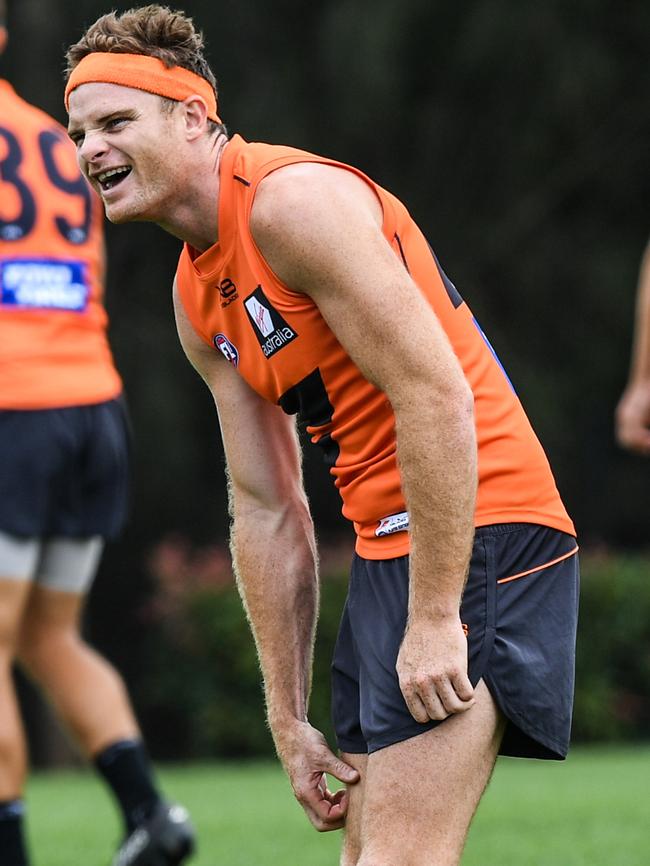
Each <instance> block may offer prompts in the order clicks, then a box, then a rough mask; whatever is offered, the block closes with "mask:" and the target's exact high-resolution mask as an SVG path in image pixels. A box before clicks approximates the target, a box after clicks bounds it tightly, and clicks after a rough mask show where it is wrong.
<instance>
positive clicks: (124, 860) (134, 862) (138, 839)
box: [111, 803, 194, 866]
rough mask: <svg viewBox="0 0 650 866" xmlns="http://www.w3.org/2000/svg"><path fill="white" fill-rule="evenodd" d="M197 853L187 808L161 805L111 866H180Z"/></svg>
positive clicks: (136, 831)
mask: <svg viewBox="0 0 650 866" xmlns="http://www.w3.org/2000/svg"><path fill="white" fill-rule="evenodd" d="M193 851H194V829H193V827H192V825H191V824H190V820H189V815H188V813H187V809H185V808H184V807H183V806H177V805H170V804H169V803H161V804H160V805H159V806H158V807H157V808H156V810H155V812H154V813H153V815H151V817H150V818H148V819H147V820H146V821H144V823H142V824H139V825H138V826H137V827H136V828H135V830H133V832H132V833H131V834H130V835H129V836H127V837H126V839H125V840H124V842H122V844H121V845H120V848H119V850H118V852H117V854H116V855H115V857H114V858H113V862H112V863H111V866H179V864H180V863H183V862H184V861H185V858H186V857H189V855H190V854H191V853H192V852H193Z"/></svg>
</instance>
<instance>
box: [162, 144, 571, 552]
mask: <svg viewBox="0 0 650 866" xmlns="http://www.w3.org/2000/svg"><path fill="white" fill-rule="evenodd" d="M296 162H320V163H325V164H329V165H334V166H337V167H340V168H344V169H347V170H349V171H352V172H354V173H355V174H356V175H357V176H359V177H361V178H362V179H363V180H364V181H365V182H366V183H368V184H369V185H370V186H371V187H372V189H373V190H374V191H375V193H376V195H377V196H378V198H379V200H380V202H381V204H382V207H383V211H384V224H383V232H384V235H385V237H386V239H387V240H388V241H389V243H390V244H391V246H392V248H393V250H394V252H395V255H396V256H397V257H398V258H399V259H400V260H401V261H402V263H403V265H404V267H405V268H406V269H407V270H408V272H409V273H410V275H411V276H412V278H413V280H414V281H415V282H416V283H417V285H418V286H419V288H420V289H421V291H422V292H423V293H424V295H425V296H426V297H427V299H428V300H429V302H430V303H431V305H432V307H433V309H434V310H435V312H436V314H437V316H438V317H439V319H440V321H441V323H442V325H443V327H444V329H445V331H446V333H447V335H448V336H449V339H450V341H451V344H452V346H453V347H454V350H455V352H456V354H457V356H458V358H459V359H460V361H461V364H462V366H463V369H464V372H465V375H466V377H467V380H468V382H469V384H470V385H471V387H472V390H473V392H474V398H475V418H476V428H477V437H478V458H479V459H478V467H479V486H478V497H477V504H476V525H477V526H481V525H487V524H494V523H510V522H517V523H537V524H541V525H544V526H550V527H553V528H556V529H559V530H561V531H564V532H567V533H570V534H574V527H573V523H572V522H571V520H570V518H569V516H568V515H567V512H566V510H565V509H564V506H563V505H562V502H561V500H560V497H559V494H558V492H557V489H556V486H555V482H554V479H553V475H552V473H551V469H550V467H549V464H548V461H547V459H546V456H545V454H544V451H543V450H542V447H541V445H540V444H539V441H538V440H537V437H536V436H535V434H534V432H533V430H532V428H531V426H530V424H529V422H528V419H527V418H526V415H525V413H524V410H523V408H522V406H521V404H520V402H519V400H518V398H517V396H516V394H515V392H514V390H513V388H512V385H511V384H510V382H509V380H508V378H507V376H506V374H505V372H504V371H503V368H502V367H501V365H500V363H499V361H498V359H497V358H496V355H495V354H494V351H493V350H492V348H491V346H490V344H489V343H488V341H487V339H486V337H485V335H484V334H483V332H482V331H481V329H480V328H479V326H478V324H477V322H476V321H475V319H474V318H473V316H472V313H471V311H470V310H469V308H468V307H467V305H466V304H465V302H464V301H463V300H462V298H461V296H460V295H459V293H458V292H457V290H456V288H455V287H454V285H453V284H452V283H451V282H450V281H449V280H448V278H447V277H446V276H445V274H444V273H443V271H442V270H441V268H440V266H439V264H438V262H437V260H436V257H435V255H434V254H433V252H432V250H431V248H430V247H429V245H428V243H427V241H426V240H425V238H424V237H423V235H422V234H421V232H420V230H419V229H418V227H417V226H416V224H415V223H414V222H413V220H412V219H411V217H410V216H409V214H408V212H407V210H406V208H405V207H404V205H402V203H401V202H400V201H398V199H396V198H395V197H394V196H392V195H391V194H390V193H388V192H386V191H385V190H383V189H382V188H381V187H379V186H377V185H376V184H374V183H373V182H372V181H371V180H370V179H369V178H367V177H366V176H365V175H363V174H362V173H361V172H359V171H358V170H357V169H354V168H352V167H350V166H347V165H343V164H341V163H338V162H336V161H334V160H329V159H324V158H322V157H318V156H315V155H313V154H310V153H305V152H303V151H299V150H294V149H292V148H288V147H279V146H273V145H266V144H259V143H247V142H245V141H244V140H243V139H242V138H240V137H239V136H235V137H234V138H233V139H232V140H231V142H230V143H229V144H228V146H227V147H226V149H225V151H224V155H223V159H222V165H221V187H220V193H219V240H218V243H217V244H215V245H214V246H213V247H210V248H209V249H208V250H206V251H205V252H204V253H202V254H201V255H198V254H197V252H196V251H195V250H193V249H192V248H190V247H189V246H187V245H186V246H185V248H184V249H183V251H182V253H181V257H180V260H179V264H178V270H177V275H176V276H177V284H178V289H179V294H180V298H181V301H182V303H183V306H184V308H185V310H186V312H187V315H188V317H189V319H190V321H191V323H192V325H193V327H194V328H195V330H196V332H197V333H198V334H199V335H200V336H201V337H202V338H203V340H204V341H205V342H206V343H208V344H209V345H210V346H212V347H213V348H214V350H215V351H220V352H222V353H223V355H224V356H225V357H226V358H227V360H228V361H230V362H231V363H232V364H234V366H235V367H236V368H237V370H238V372H239V373H240V374H241V375H242V376H243V377H244V379H245V380H246V381H247V382H248V384H249V385H250V386H251V387H252V388H253V389H254V390H255V391H257V392H258V393H259V394H261V395H262V396H263V397H265V398H266V399H268V400H270V401H271V402H273V403H278V404H279V405H280V406H282V408H283V409H284V410H285V411H286V412H289V413H295V412H298V413H299V414H300V416H301V418H302V420H303V421H305V422H306V424H307V431H308V432H309V434H310V436H311V438H312V441H313V442H314V443H317V444H319V445H320V446H321V447H322V448H323V452H324V456H325V460H326V462H327V463H328V465H329V467H330V473H331V474H332V476H333V477H334V481H335V484H336V486H337V487H338V489H339V492H340V494H341V497H342V500H343V514H344V515H345V516H346V517H347V518H348V519H349V520H351V521H353V523H354V526H355V530H356V532H357V545H356V548H357V552H358V553H359V554H360V555H361V556H364V557H366V558H368V559H388V558H390V557H394V556H400V555H402V554H404V553H407V552H408V549H409V538H408V531H407V530H408V514H407V512H406V505H405V501H404V497H403V494H402V490H401V483H400V476H399V470H398V467H397V461H396V445H395V424H394V416H393V414H392V409H391V407H390V405H389V403H388V401H387V400H386V397H385V395H384V394H383V393H382V392H381V391H379V390H378V389H377V388H375V387H374V386H373V385H371V384H370V383H369V382H368V381H367V380H366V379H365V378H364V377H363V376H362V375H361V373H360V371H359V370H358V368H357V367H356V365H355V364H354V363H353V361H352V360H351V359H350V357H349V356H348V355H347V354H346V352H345V351H344V350H343V348H342V347H341V345H340V344H339V342H338V341H337V339H336V337H335V335H334V334H333V333H332V331H331V330H330V329H329V327H328V326H327V324H326V323H325V321H324V320H323V318H322V316H321V315H320V312H319V310H318V308H317V306H316V305H315V304H314V303H313V301H312V300H311V299H310V298H309V297H307V296H306V295H304V294H300V293H297V292H295V291H292V290H291V289H290V288H289V287H288V286H286V285H284V284H283V283H282V282H281V281H280V280H279V279H278V278H277V276H276V275H275V274H274V273H273V272H272V271H271V269H270V268H269V266H268V265H267V263H266V262H265V260H264V259H263V258H262V256H261V255H260V253H259V251H258V249H257V247H256V245H255V243H254V241H253V238H252V236H251V233H250V229H249V216H250V211H251V206H252V202H253V198H254V196H255V191H256V189H257V185H258V184H259V182H260V181H261V180H262V178H264V177H266V176H267V175H268V174H269V173H270V172H272V171H275V170H277V169H279V168H281V167H283V166H285V165H289V164H291V163H296ZM397 314H398V312H397V311H396V315H397ZM431 519H432V520H435V514H432V515H431Z"/></svg>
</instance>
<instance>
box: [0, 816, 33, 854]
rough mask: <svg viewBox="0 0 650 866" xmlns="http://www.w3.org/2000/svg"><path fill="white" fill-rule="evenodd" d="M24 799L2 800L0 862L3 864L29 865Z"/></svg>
mask: <svg viewBox="0 0 650 866" xmlns="http://www.w3.org/2000/svg"><path fill="white" fill-rule="evenodd" d="M24 813H25V807H24V806H23V802H22V800H5V801H4V802H0V863H2V866H28V864H29V860H28V859H27V849H26V848H25V837H24V835H23V815H24Z"/></svg>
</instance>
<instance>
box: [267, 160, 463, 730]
mask: <svg viewBox="0 0 650 866" xmlns="http://www.w3.org/2000/svg"><path fill="white" fill-rule="evenodd" d="M251 229H252V232H253V235H254V238H255V240H256V242H257V244H258V246H259V248H260V250H261V251H262V253H263V255H264V256H265V258H266V259H267V261H268V262H269V264H270V265H271V267H272V268H273V269H274V270H275V272H276V273H277V274H278V276H279V277H280V278H281V279H282V280H283V281H284V282H286V283H287V284H288V285H289V286H290V287H291V288H292V289H294V290H298V291H301V292H304V293H305V294H307V295H309V296H311V297H312V298H313V299H314V300H315V302H316V303H317V305H318V307H319V309H320V311H321V313H322V314H323V316H324V318H325V319H326V320H327V322H328V324H329V326H330V327H331V328H332V330H333V331H334V333H335V334H336V336H337V338H338V339H339V341H340V342H341V344H342V345H343V346H344V348H345V349H346V351H347V352H348V354H349V355H350V357H351V358H352V359H353V360H354V361H355V363H356V364H357V365H358V367H359V368H360V370H361V372H362V373H363V374H364V375H365V376H366V378H367V379H368V380H369V381H371V382H372V383H373V384H375V385H376V386H377V387H378V388H380V389H381V390H382V391H383V392H384V393H385V394H386V395H387V397H388V398H389V400H390V402H391V404H392V407H393V410H394V413H395V418H396V432H397V448H398V460H399V466H400V471H401V476H402V483H403V489H404V493H405V497H406V501H407V506H408V511H409V515H410V527H411V529H410V532H411V543H412V547H411V566H410V569H411V590H410V604H409V626H408V628H407V633H406V636H405V639H404V643H403V646H402V651H401V653H400V658H399V660H398V673H399V675H400V683H401V687H402V691H403V693H404V697H405V699H406V701H407V704H408V705H409V708H410V710H411V712H412V714H413V716H414V717H415V718H416V719H417V720H418V721H425V720H426V719H428V718H444V716H446V715H448V714H449V713H452V712H460V711H462V710H464V709H467V708H468V707H469V706H470V705H471V702H472V695H473V689H472V687H471V684H470V682H469V680H468V678H467V647H466V641H465V638H464V635H463V633H462V628H461V624H460V620H459V605H460V599H461V594H462V590H463V587H464V582H465V578H466V573H467V568H468V562H469V557H470V552H471V547H472V539H473V534H474V524H473V521H474V502H475V495H476V483H477V481H476V479H477V470H476V442H475V430H474V421H473V400H472V394H471V391H470V389H469V386H468V385H467V382H466V380H465V378H464V376H463V373H462V370H461V367H460V364H459V362H458V360H457V358H456V356H455V354H454V352H453V350H452V348H451V346H450V344H449V342H448V339H447V337H446V334H445V333H444V331H443V330H442V327H441V325H440V323H439V322H438V320H437V318H436V316H435V314H434V313H433V311H432V309H431V307H430V305H429V304H428V303H427V301H426V300H425V298H424V297H423V295H422V293H421V292H420V290H419V289H418V287H417V286H416V285H415V284H414V283H413V281H412V280H411V278H410V277H409V275H408V273H407V272H406V270H405V268H404V267H403V266H402V264H401V263H400V262H399V261H398V259H397V257H396V256H395V255H394V253H393V251H392V250H391V248H390V246H389V244H388V243H387V241H386V240H385V238H384V237H383V235H382V233H381V211H380V206H379V203H378V201H377V199H376V197H375V195H374V193H373V192H372V190H370V189H369V187H367V185H366V184H365V183H364V182H363V181H361V180H360V179H359V178H357V177H355V176H353V175H352V174H351V173H349V172H346V171H344V170H341V169H336V168H332V167H329V166H322V165H305V164H303V165H298V166H291V167H289V168H285V169H282V170H279V171H277V172H274V173H273V174H271V175H269V177H268V178H266V179H265V180H264V181H263V183H262V184H261V185H260V189H259V191H258V193H257V196H256V199H255V203H254V205H253V211H252V215H251ZM432 645H433V646H436V647H437V649H436V652H435V653H432V651H431V647H432ZM436 653H437V655H436ZM434 656H436V657H435V658H434Z"/></svg>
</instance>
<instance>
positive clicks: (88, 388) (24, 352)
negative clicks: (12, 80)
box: [0, 81, 122, 409]
mask: <svg viewBox="0 0 650 866" xmlns="http://www.w3.org/2000/svg"><path fill="white" fill-rule="evenodd" d="M102 225H103V211H102V205H101V202H100V201H99V199H98V197H97V196H96V195H95V194H94V192H93V191H92V190H91V188H90V186H89V185H88V184H87V183H86V181H85V179H84V178H83V177H82V175H81V174H80V172H79V169H78V167H77V163H76V158H75V151H74V146H73V145H72V143H71V142H70V140H69V139H68V136H67V135H66V133H65V131H64V129H63V128H62V127H61V126H60V125H59V124H58V123H56V121H54V120H53V119H52V118H51V117H49V116H48V115H47V114H45V113H44V112H42V111H40V110H39V109H37V108H35V107H34V106H32V105H29V103H27V102H25V101H24V100H22V99H20V97H18V96H17V95H16V93H15V92H14V90H13V89H12V87H11V86H10V85H9V84H8V83H7V82H6V81H0V409H50V408H61V407H66V406H74V405H85V404H90V403H99V402H102V401H104V400H110V399H112V398H114V397H116V396H117V395H118V394H120V392H121V390H122V383H121V380H120V377H119V375H118V373H117V371H116V370H115V367H114V365H113V359H112V355H111V351H110V348H109V346H108V341H107V338H106V327H107V317H106V312H105V310H104V307H103V305H102V279H103V267H104V250H103V230H102Z"/></svg>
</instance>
